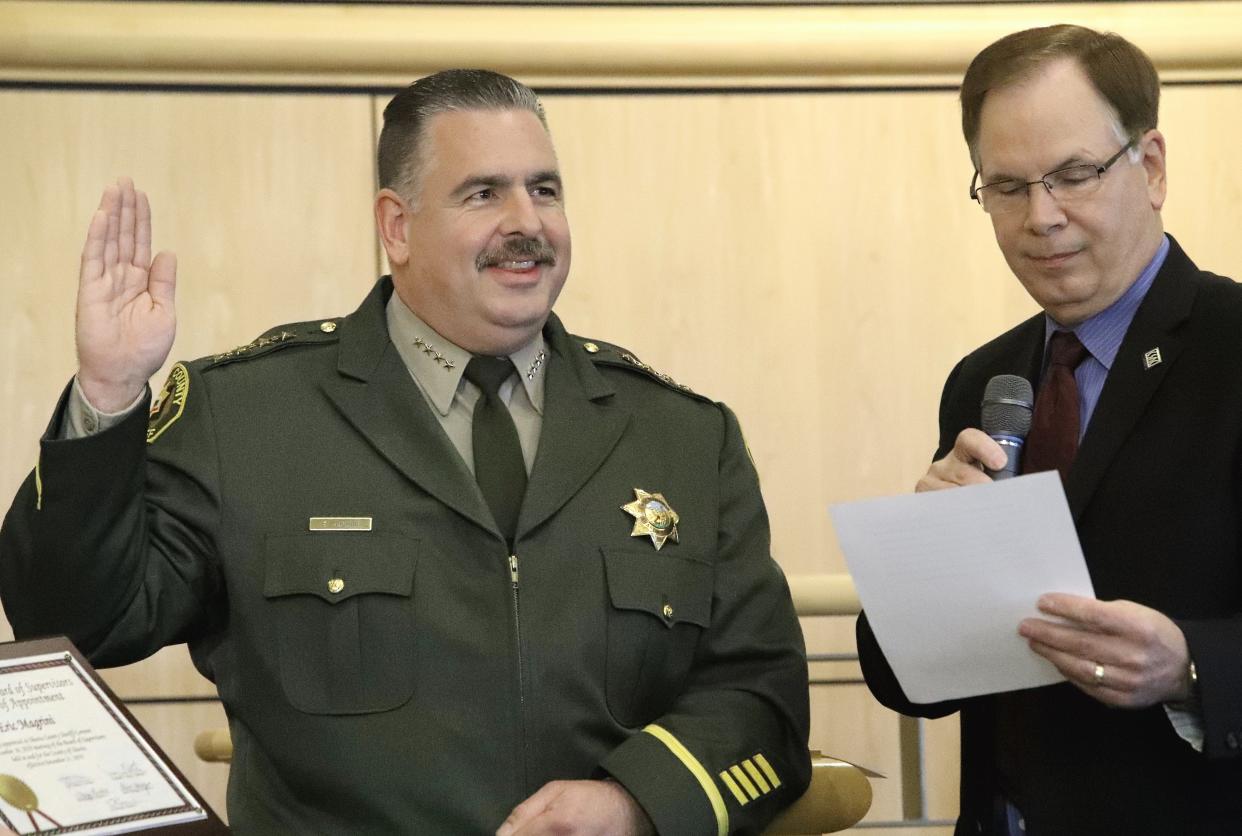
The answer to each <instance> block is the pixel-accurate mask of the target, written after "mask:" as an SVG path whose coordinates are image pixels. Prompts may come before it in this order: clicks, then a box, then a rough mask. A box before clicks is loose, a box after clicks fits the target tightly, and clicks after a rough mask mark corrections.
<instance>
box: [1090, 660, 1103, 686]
mask: <svg viewBox="0 0 1242 836" xmlns="http://www.w3.org/2000/svg"><path fill="white" fill-rule="evenodd" d="M1091 677H1092V679H1094V680H1095V684H1096V685H1103V684H1104V666H1103V665H1101V664H1100V663H1099V662H1096V663H1095V670H1093V671H1092V672H1091Z"/></svg>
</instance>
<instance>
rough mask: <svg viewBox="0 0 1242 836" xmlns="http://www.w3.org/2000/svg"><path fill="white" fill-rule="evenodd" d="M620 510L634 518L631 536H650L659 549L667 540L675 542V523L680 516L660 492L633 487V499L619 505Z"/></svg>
mask: <svg viewBox="0 0 1242 836" xmlns="http://www.w3.org/2000/svg"><path fill="white" fill-rule="evenodd" d="M621 510H622V511H624V512H625V513H627V514H629V515H630V516H632V517H633V518H634V528H633V530H631V531H630V536H631V537H642V536H643V535H644V534H645V535H648V536H649V537H651V542H652V544H653V545H654V546H655V547H656V551H659V550H660V549H661V548H662V547H663V546H664V543H665V542H666V541H668V540H672V541H673V542H674V543H676V542H677V523H679V522H681V517H679V516H677V512H676V511H674V510H673V509H672V507H671V506H670V505H669V504H668V500H667V499H665V498H664V494H662V493H648V492H647V491H645V490H643V489H642V488H635V489H634V501H633V502H630V503H627V504H625V505H622V506H621Z"/></svg>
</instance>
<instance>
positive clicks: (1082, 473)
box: [1065, 238, 1199, 520]
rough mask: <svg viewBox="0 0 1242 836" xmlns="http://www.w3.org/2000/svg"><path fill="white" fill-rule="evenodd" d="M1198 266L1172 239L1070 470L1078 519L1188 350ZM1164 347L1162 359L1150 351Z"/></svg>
mask: <svg viewBox="0 0 1242 836" xmlns="http://www.w3.org/2000/svg"><path fill="white" fill-rule="evenodd" d="M1197 274H1198V269H1197V268H1196V267H1195V266H1194V264H1193V263H1192V262H1191V261H1190V259H1189V258H1188V257H1187V256H1186V254H1185V253H1184V252H1182V250H1181V248H1180V247H1178V245H1177V242H1176V241H1173V240H1172V239H1171V238H1170V247H1169V254H1168V256H1167V258H1166V259H1165V263H1164V265H1163V266H1162V267H1161V269H1160V272H1159V273H1158V274H1157V275H1156V278H1155V281H1153V282H1152V286H1151V289H1150V290H1148V291H1147V296H1146V298H1144V300H1143V302H1142V304H1141V305H1140V306H1139V309H1138V311H1137V312H1136V313H1135V315H1134V321H1133V322H1131V323H1130V328H1129V330H1127V331H1126V335H1125V338H1124V339H1123V340H1122V341H1121V348H1120V349H1119V350H1118V351H1117V357H1116V358H1115V359H1114V360H1113V365H1112V368H1111V369H1110V370H1109V372H1108V378H1107V379H1106V380H1105V382H1104V389H1103V391H1102V392H1101V393H1100V400H1099V402H1098V403H1097V404H1096V407H1095V411H1094V413H1092V416H1091V424H1090V425H1089V426H1088V427H1087V432H1086V434H1085V435H1084V436H1083V440H1082V445H1081V446H1080V448H1079V451H1078V456H1077V458H1076V459H1075V460H1074V465H1073V467H1072V468H1071V469H1070V473H1069V478H1068V480H1067V482H1066V486H1065V492H1066V495H1067V496H1068V498H1069V505H1070V510H1071V512H1072V513H1073V516H1074V519H1075V520H1077V519H1078V518H1079V517H1080V516H1081V515H1082V513H1083V511H1085V510H1086V507H1087V505H1088V503H1089V502H1090V500H1091V495H1092V494H1093V493H1094V492H1095V489H1096V488H1097V487H1098V486H1099V483H1100V480H1101V479H1102V478H1103V476H1104V474H1105V472H1106V471H1107V470H1108V467H1109V465H1110V464H1111V463H1112V461H1113V459H1114V457H1115V456H1116V455H1117V452H1118V451H1119V450H1120V449H1121V446H1122V444H1123V443H1124V442H1125V440H1126V439H1127V438H1128V437H1129V435H1130V433H1131V432H1132V431H1133V429H1134V426H1135V424H1137V423H1138V420H1139V418H1140V417H1141V416H1142V414H1143V412H1144V411H1145V410H1146V408H1147V405H1148V403H1149V402H1150V401H1151V398H1152V395H1154V394H1155V392H1156V389H1157V388H1159V386H1160V384H1161V383H1162V382H1163V381H1164V379H1165V376H1166V375H1167V374H1168V373H1169V370H1170V369H1171V368H1172V367H1173V365H1174V363H1175V362H1176V361H1177V357H1178V355H1179V354H1180V353H1181V349H1182V343H1183V340H1182V337H1181V335H1180V334H1178V333H1177V328H1178V326H1179V325H1180V324H1181V323H1182V322H1184V321H1185V320H1186V318H1187V317H1188V316H1189V315H1190V309H1191V306H1192V305H1193V303H1194V298H1195V293H1196V292H1197V290H1198V284H1199V282H1198V278H1197ZM1157 348H1158V349H1159V351H1160V362H1159V363H1156V364H1155V365H1151V364H1150V363H1149V362H1148V361H1147V360H1146V359H1145V356H1146V355H1147V353H1148V352H1149V351H1150V350H1152V349H1157Z"/></svg>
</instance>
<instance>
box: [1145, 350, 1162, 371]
mask: <svg viewBox="0 0 1242 836" xmlns="http://www.w3.org/2000/svg"><path fill="white" fill-rule="evenodd" d="M1162 362H1164V358H1163V357H1161V356H1160V348H1159V347H1156V348H1153V349H1151V350H1150V351H1148V352H1147V353H1146V354H1144V355H1143V366H1144V368H1148V369H1150V368H1152V367H1153V366H1159V365H1160V364H1161V363H1162Z"/></svg>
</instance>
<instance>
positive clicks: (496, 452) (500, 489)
mask: <svg viewBox="0 0 1242 836" xmlns="http://www.w3.org/2000/svg"><path fill="white" fill-rule="evenodd" d="M512 373H513V363H512V362H510V361H509V358H507V357H474V358H473V359H471V361H470V362H469V363H467V364H466V371H465V377H466V380H469V381H470V382H471V383H473V384H474V385H475V386H478V387H479V389H481V390H482V391H483V394H482V396H481V397H480V398H479V399H478V401H476V402H475V405H474V419H473V427H472V431H471V434H472V436H473V439H474V478H475V480H476V481H478V483H479V489H480V490H481V491H482V492H483V498H484V499H486V500H487V504H488V506H489V507H490V508H491V509H492V516H493V517H494V518H495V520H496V525H497V526H498V527H499V528H500V532H501V533H502V534H503V535H504V536H505V540H507V541H508V543H509V546H510V548H512V546H513V536H514V534H515V533H516V531H517V520H518V512H519V511H520V510H521V509H522V497H523V496H524V495H525V493H526V461H525V460H524V459H523V458H522V444H521V442H520V441H519V440H518V434H517V427H516V426H514V424H513V417H512V416H511V415H509V409H508V408H507V407H506V406H505V405H504V402H503V401H501V400H500V385H501V384H502V383H504V382H505V380H507V379H508V377H509V375H510V374H512Z"/></svg>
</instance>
